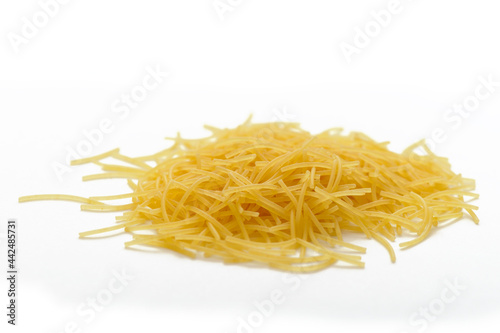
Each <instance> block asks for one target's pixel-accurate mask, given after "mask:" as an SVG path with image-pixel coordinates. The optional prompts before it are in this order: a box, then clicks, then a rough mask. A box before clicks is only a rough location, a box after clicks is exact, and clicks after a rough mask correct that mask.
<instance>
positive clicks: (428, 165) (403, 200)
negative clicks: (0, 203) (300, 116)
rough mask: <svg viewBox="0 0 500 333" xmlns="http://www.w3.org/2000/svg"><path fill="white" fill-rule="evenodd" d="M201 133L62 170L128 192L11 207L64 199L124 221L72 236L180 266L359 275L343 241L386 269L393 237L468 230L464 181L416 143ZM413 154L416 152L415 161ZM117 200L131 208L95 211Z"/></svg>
mask: <svg viewBox="0 0 500 333" xmlns="http://www.w3.org/2000/svg"><path fill="white" fill-rule="evenodd" d="M206 128H207V129H209V130H210V131H211V132H212V135H211V136H209V137H207V138H202V139H184V138H181V137H180V135H178V136H177V137H176V138H169V139H170V140H173V142H174V143H173V145H172V146H170V147H169V148H168V149H165V150H163V151H160V152H158V153H156V154H154V155H149V156H143V157H136V158H131V157H127V156H124V155H122V154H120V153H119V151H118V149H115V150H112V151H109V152H107V153H104V154H101V155H99V156H95V157H91V158H84V159H81V160H76V161H73V162H72V164H73V165H76V164H83V163H94V164H97V165H98V166H100V167H101V168H102V170H103V171H104V173H100V174H95V175H89V176H85V177H83V180H95V179H106V178H123V179H125V180H126V181H127V183H128V185H129V186H130V188H131V192H130V193H124V194H118V195H110V196H100V197H90V198H82V197H77V196H71V195H51V194H49V195H33V196H26V197H21V198H20V199H19V201H20V202H24V201H32V200H54V199H57V200H72V201H77V202H81V203H82V205H81V208H82V210H86V211H123V213H122V214H121V215H120V216H117V217H116V224H115V225H113V226H110V227H106V228H102V229H98V230H93V231H87V232H82V233H81V234H80V237H88V236H91V235H95V234H99V233H103V232H109V231H113V230H119V229H123V230H124V231H125V232H128V233H130V234H131V235H132V237H133V239H132V240H130V241H128V242H126V243H125V245H126V246H127V247H130V246H138V245H148V246H158V247H163V248H167V249H170V250H173V251H176V252H178V253H181V254H184V255H186V256H188V257H191V258H195V257H196V256H197V254H203V255H204V256H205V257H216V258H220V259H221V260H223V261H224V262H226V263H240V262H261V263H265V264H268V265H269V266H272V267H275V268H278V269H284V270H290V271H298V272H307V271H315V270H319V269H322V268H325V267H328V266H330V265H332V264H334V263H336V262H343V263H345V264H349V265H354V266H359V267H364V262H362V261H361V256H360V255H359V254H362V253H365V252H366V249H365V248H364V247H361V246H359V245H355V244H353V243H352V241H355V240H356V238H359V237H363V238H368V239H374V240H376V241H378V242H380V243H381V244H382V245H383V246H384V247H386V248H387V250H388V251H389V254H390V257H391V260H392V261H395V254H394V250H393V247H392V246H391V244H390V242H394V241H395V240H396V238H397V237H398V236H405V237H406V238H407V237H408V236H410V237H411V238H410V240H408V241H405V242H402V243H399V246H400V247H402V248H407V247H411V246H413V245H416V244H419V243H420V242H422V241H423V240H424V239H426V238H427V237H428V236H429V234H430V233H431V230H432V228H433V227H436V226H438V225H439V224H440V223H442V222H446V221H450V220H452V219H459V218H461V217H463V214H464V212H467V213H468V215H469V216H470V217H471V218H472V220H473V221H474V222H475V223H478V222H479V220H478V218H477V216H476V215H475V213H474V210H476V209H478V207H477V206H474V205H471V204H470V203H468V202H467V201H466V200H465V199H464V197H470V198H478V195H477V194H475V193H471V192H470V191H472V190H474V188H475V183H474V181H473V180H471V179H467V178H464V177H462V176H461V175H460V174H455V173H454V172H453V171H452V170H451V168H450V165H449V163H448V162H447V159H445V158H443V157H438V156H436V155H434V154H433V153H432V152H431V151H430V150H429V149H428V148H427V147H426V146H425V144H424V142H423V141H422V142H418V143H416V144H414V145H412V146H410V147H409V148H407V149H406V150H405V151H404V152H403V153H402V154H397V153H394V152H391V151H389V150H388V149H387V144H388V143H387V142H384V143H378V142H375V141H373V140H372V139H370V138H369V137H367V136H366V135H364V134H362V133H357V132H353V133H350V134H348V135H343V134H342V130H341V129H330V130H327V131H325V132H323V133H320V134H318V135H311V134H310V133H309V132H307V131H305V130H303V129H301V128H300V126H299V125H298V124H296V123H265V124H255V123H251V121H250V119H249V120H247V121H246V122H245V123H244V124H242V125H240V126H238V127H236V128H234V129H219V128H214V127H211V126H206ZM418 147H422V148H423V149H425V150H426V152H427V153H426V154H425V155H418V154H415V152H414V151H415V149H416V148H418ZM104 159H106V160H109V159H116V160H118V161H120V163H119V164H109V163H103V162H102V160H104ZM124 164H127V165H124ZM124 198H126V199H128V200H130V203H128V204H121V205H113V204H110V203H105V202H112V201H113V200H119V199H124ZM353 236H354V237H353ZM348 240H350V241H348Z"/></svg>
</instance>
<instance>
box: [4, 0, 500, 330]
mask: <svg viewBox="0 0 500 333" xmlns="http://www.w3.org/2000/svg"><path fill="white" fill-rule="evenodd" d="M42 2H43V3H45V2H48V0H42ZM222 3H229V4H232V5H230V6H232V7H231V11H227V12H225V13H224V15H222V16H223V18H224V19H223V20H222V19H221V16H220V15H219V13H218V12H217V10H216V9H215V8H214V6H213V2H212V0H203V1H152V0H143V1H124V0H120V1H118V0H110V1H96V0H87V1H77V0H74V1H69V2H68V3H67V4H64V5H59V9H58V11H57V12H56V13H55V14H54V15H53V17H51V18H50V19H49V20H48V23H47V25H46V26H44V27H41V28H38V32H37V33H34V34H33V36H29V37H30V38H26V39H25V40H23V43H22V44H20V45H18V47H14V46H13V43H12V38H13V37H12V36H14V34H15V35H16V36H23V35H22V32H23V26H24V25H26V23H25V21H23V17H26V18H27V19H28V20H29V21H31V22H32V21H33V15H35V16H36V15H37V13H39V12H40V10H41V7H40V5H39V3H38V2H37V1H35V0H22V1H15V2H14V1H8V2H7V1H2V3H1V4H0V30H1V42H0V112H1V122H0V149H1V151H0V153H1V154H0V156H1V165H0V168H1V175H2V184H1V195H0V208H1V209H0V220H1V221H2V229H1V233H2V234H3V235H2V236H3V238H2V239H1V241H2V250H1V256H0V260H1V262H2V265H1V266H2V270H4V269H5V264H6V261H7V260H6V251H5V245H4V244H5V222H6V221H7V219H8V218H12V217H14V218H17V219H18V221H19V244H18V245H19V260H18V264H19V267H20V268H19V269H20V280H19V285H18V288H19V298H18V302H19V309H18V315H19V318H18V320H19V322H18V324H19V325H18V326H17V327H15V328H13V327H10V325H7V324H6V316H5V315H4V313H5V312H6V309H5V307H4V306H3V305H4V304H6V302H7V297H6V291H7V284H6V281H5V280H4V279H2V283H0V287H1V291H0V295H1V297H0V298H1V301H0V304H2V309H4V310H2V311H1V316H0V318H2V319H1V322H2V323H1V325H2V327H8V330H9V332H15V331H19V332H57V333H60V332H65V330H66V329H67V330H66V331H67V332H71V331H72V329H71V325H72V324H71V322H75V323H76V325H78V327H77V330H76V331H77V332H109V331H113V332H114V331H116V332H120V331H121V332H145V331H149V330H151V331H152V330H154V331H159V332H237V331H238V325H239V323H240V321H239V318H242V319H243V320H245V321H246V322H248V317H249V316H250V317H252V316H253V317H255V318H257V319H259V316H261V317H260V318H264V319H263V320H262V323H258V324H256V325H254V326H256V327H250V330H248V329H247V330H246V331H248V332H250V331H253V332H304V331H311V330H314V331H318V332H323V331H328V332H333V331H338V332H357V331H360V332H362V331H367V330H370V331H377V332H378V331H380V332H417V331H418V330H419V329H421V330H420V331H425V332H444V331H451V330H452V329H453V330H455V331H456V332H470V331H472V330H474V331H481V332H498V328H499V324H498V321H495V320H494V318H495V315H497V316H498V314H499V312H500V311H499V310H500V305H499V299H500V287H499V285H498V276H499V273H500V269H499V268H500V264H499V260H498V253H499V250H500V242H499V241H498V233H499V231H500V226H499V218H498V217H499V216H498V202H497V201H498V185H499V172H498V167H497V166H498V162H499V159H498V154H497V152H498V147H497V146H498V142H499V134H498V133H499V131H498V123H499V121H500V117H499V114H498V107H499V106H500V86H498V83H497V86H496V87H495V88H494V89H493V91H492V93H491V94H490V95H489V96H488V97H487V98H484V100H481V101H480V103H479V105H478V106H477V107H476V108H475V109H474V110H473V111H471V112H470V113H469V114H468V116H467V117H466V118H464V117H462V116H460V119H458V120H457V119H456V118H455V119H456V120H455V121H454V122H451V121H450V120H449V119H448V120H445V118H444V116H445V115H446V114H447V112H448V111H447V110H449V109H450V108H452V107H453V105H454V104H461V103H463V102H464V100H470V101H473V100H474V96H475V93H476V87H478V86H480V85H481V81H480V80H481V79H480V78H481V77H483V78H488V77H489V76H490V77H491V79H492V80H493V81H495V82H499V81H500V71H499V70H498V69H499V68H498V67H499V59H500V44H499V42H498V31H500V20H499V19H498V12H499V8H498V7H495V4H496V3H495V2H493V1H486V0H475V1H451V0H450V1H429V0H427V1H425V0H420V1H409V0H401V2H400V5H399V12H398V13H396V14H393V15H391V20H390V22H389V23H388V24H386V25H387V26H385V27H382V28H381V29H380V31H379V32H378V34H377V35H375V33H374V34H373V37H370V38H369V39H370V40H369V43H367V44H368V45H366V46H364V45H363V47H360V48H358V53H357V54H354V55H352V57H351V59H350V60H351V61H350V63H349V62H348V61H347V58H346V57H345V56H344V54H343V53H342V50H341V45H345V44H342V43H343V42H344V43H349V44H352V45H354V39H355V38H356V37H358V38H360V37H359V36H357V31H358V30H356V29H357V28H359V29H364V28H365V25H367V24H368V26H371V27H372V28H373V27H374V29H376V26H373V22H374V18H373V16H371V14H370V13H371V12H372V11H375V12H380V10H384V9H386V8H388V6H389V5H388V4H389V1H352V2H351V1H335V2H334V1H327V0H324V1H319V0H312V1H285V0H280V1H278V0H275V1H257V0H242V1H236V0H233V1H229V0H227V1H222ZM42 20H43V17H42ZM42 23H43V22H42ZM374 31H375V30H374ZM25 32H26V31H25ZM23 38H24V37H23ZM358 42H359V41H358ZM358 45H359V44H358ZM16 49H17V52H16ZM148 66H149V68H156V67H158V68H160V69H161V70H162V71H168V73H169V76H168V78H165V79H164V80H163V82H162V84H160V85H159V86H158V87H157V88H156V89H154V90H152V91H151V92H149V93H148V95H147V97H146V98H145V99H144V101H142V102H141V103H139V105H138V106H137V107H136V108H135V109H132V110H131V111H130V113H129V114H128V115H127V116H126V117H122V118H120V115H123V114H120V113H115V112H113V105H114V103H116V101H119V100H120V98H121V96H122V95H123V94H129V93H130V92H131V91H132V90H133V89H136V88H137V86H138V85H140V84H141V83H142V80H143V79H144V77H145V76H146V75H147V70H146V68H147V67H148ZM479 89H483V90H482V91H483V92H485V91H486V90H484V88H479ZM250 113H254V119H255V120H257V121H273V120H277V118H280V117H282V118H283V117H285V118H286V119H284V120H295V121H300V122H301V123H302V124H303V127H304V128H306V129H308V130H310V131H312V132H317V131H321V130H324V129H326V128H329V127H337V126H342V127H344V128H345V129H346V130H358V131H363V132H365V133H367V134H368V135H370V136H372V137H373V138H374V139H376V140H379V141H386V140H390V141H391V142H392V143H391V145H390V148H391V149H393V150H395V151H401V150H402V149H403V148H404V147H405V146H407V145H409V144H411V143H413V142H415V141H417V140H419V139H421V138H432V135H433V132H434V131H436V130H437V131H440V130H439V129H441V131H442V132H443V133H444V134H443V135H441V136H444V139H443V142H440V143H439V144H436V145H435V147H434V150H435V151H436V152H437V153H439V154H441V155H445V156H447V157H449V158H450V161H451V163H452V165H453V168H454V170H455V171H456V172H460V173H463V174H464V176H466V177H472V178H475V179H476V180H477V184H478V189H477V191H478V193H480V194H481V199H480V200H478V201H476V202H475V204H477V205H479V206H480V210H479V212H478V215H479V217H480V219H481V222H480V225H479V226H476V225H475V224H474V223H473V222H472V221H471V220H470V219H468V218H466V219H463V220H461V221H459V222H457V223H455V224H452V225H450V226H448V227H446V228H439V229H438V230H435V232H434V233H433V234H432V237H430V238H429V239H428V240H427V241H426V242H424V243H422V244H421V245H419V246H417V247H415V248H412V249H410V250H407V251H399V250H397V251H396V255H397V262H396V263H395V264H391V263H390V261H389V257H388V255H387V253H386V251H385V249H383V248H382V247H381V246H380V245H378V244H377V243H374V242H364V241H359V242H358V244H362V245H366V246H367V247H368V253H367V254H366V255H365V256H364V260H365V262H366V268H365V269H364V270H359V269H345V268H338V267H331V268H329V269H326V270H324V271H321V272H318V273H314V274H310V275H307V278H306V279H305V280H298V278H297V276H289V275H285V273H283V272H279V271H275V270H270V269H268V268H265V267H259V268H254V267H248V266H226V265H223V264H221V263H219V262H212V261H206V260H195V261H193V260H189V259H185V258H181V257H179V256H177V255H175V254H173V253H170V252H168V251H164V252H155V251H151V252H144V251H137V250H125V249H124V248H123V242H124V241H127V240H129V239H130V236H128V235H118V236H115V237H109V238H104V239H100V240H79V239H78V232H80V231H84V230H90V229H93V228H98V227H104V226H108V225H111V224H112V223H113V216H114V215H113V214H93V213H84V212H80V209H79V206H78V204H76V203H66V202H36V203H26V204H18V203H17V198H18V197H19V196H21V195H28V194H38V193H67V194H76V195H83V196H87V195H92V194H98V193H99V194H101V193H102V194H104V193H109V194H113V193H122V192H123V191H124V190H125V186H124V185H123V182H122V181H120V180H114V181H104V182H88V183H82V182H81V177H82V176H83V175H85V174H89V173H95V172H96V171H97V169H96V168H93V167H91V166H79V167H74V168H72V169H71V171H70V172H67V173H65V174H63V175H62V177H61V179H59V178H58V177H57V175H56V173H55V172H54V169H53V166H54V165H55V164H54V163H65V159H66V156H67V154H68V153H67V150H68V149H76V148H77V147H78V145H82V142H83V141H84V140H86V138H85V135H84V134H83V132H84V131H87V132H88V131H92V130H94V129H96V128H98V126H99V124H100V122H101V121H102V120H103V119H109V121H110V122H111V125H112V130H111V131H110V132H109V133H107V134H105V135H103V138H102V140H100V141H99V142H97V144H95V145H93V146H92V148H91V154H98V153H101V152H104V151H107V150H109V149H112V148H115V147H121V148H122V152H124V153H126V154H130V155H139V154H148V153H153V152H155V151H158V150H160V149H161V148H162V147H166V146H167V142H166V141H164V140H163V138H164V137H165V136H174V135H175V133H176V132H177V131H181V132H182V133H183V134H184V135H186V136H188V137H199V136H202V135H205V134H206V132H205V131H204V130H203V129H202V126H203V124H206V123H208V124H213V125H215V126H220V127H227V126H235V125H238V124H239V123H241V122H243V121H244V120H245V119H246V118H247V116H248V115H249V114H250ZM449 115H451V114H449ZM455 116H457V115H456V114H455ZM282 120H283V119H282ZM453 125H456V126H453ZM396 247H397V246H396ZM122 270H124V271H125V272H127V274H129V275H132V276H134V279H133V280H131V281H129V282H128V285H127V286H125V287H124V288H123V290H122V291H121V292H119V293H117V294H116V295H113V298H112V300H111V301H110V302H109V304H107V305H106V306H104V307H103V309H102V310H101V311H100V312H95V316H93V317H92V318H91V315H87V316H82V315H80V314H78V313H77V309H78V308H81V307H82V306H83V307H84V309H88V307H87V308H85V306H87V305H86V304H87V302H88V301H89V299H90V298H95V297H96V295H99V294H100V295H101V296H102V295H104V294H105V293H106V291H105V290H106V288H108V284H109V283H110V282H112V281H113V272H121V271H122ZM447 281H449V282H451V283H454V281H458V283H459V284H460V285H462V286H464V289H465V290H461V291H460V292H459V295H458V296H457V297H456V298H455V299H454V300H453V301H452V302H451V303H449V304H445V307H444V308H443V309H440V310H442V313H440V314H438V315H437V316H434V317H433V319H432V320H424V323H425V327H424V323H422V321H420V322H419V323H418V324H416V323H415V322H412V321H411V319H410V318H411V317H412V316H414V317H413V318H414V319H417V318H420V320H422V317H415V314H417V316H418V311H419V309H421V308H424V309H425V308H429V307H432V306H438V305H439V304H444V303H442V302H441V303H440V301H439V299H440V298H441V297H442V293H443V292H445V293H446V292H447V291H446V288H447ZM103 290H104V291H103ZM273 290H279V291H281V292H283V293H284V294H285V296H284V297H285V300H284V302H283V303H282V304H277V305H275V306H274V311H273V313H272V314H270V315H269V316H262V314H257V315H256V314H255V313H256V311H257V310H256V306H255V303H254V302H263V301H264V303H266V300H269V299H270V293H271V292H272V291H273ZM449 295H451V294H449ZM266 304H267V303H266ZM436 304H437V305H436ZM255 318H254V319H255ZM254 324H255V323H254ZM68 328H69V329H68ZM240 331H241V332H246V331H245V330H240ZM2 332H3V328H2Z"/></svg>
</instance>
